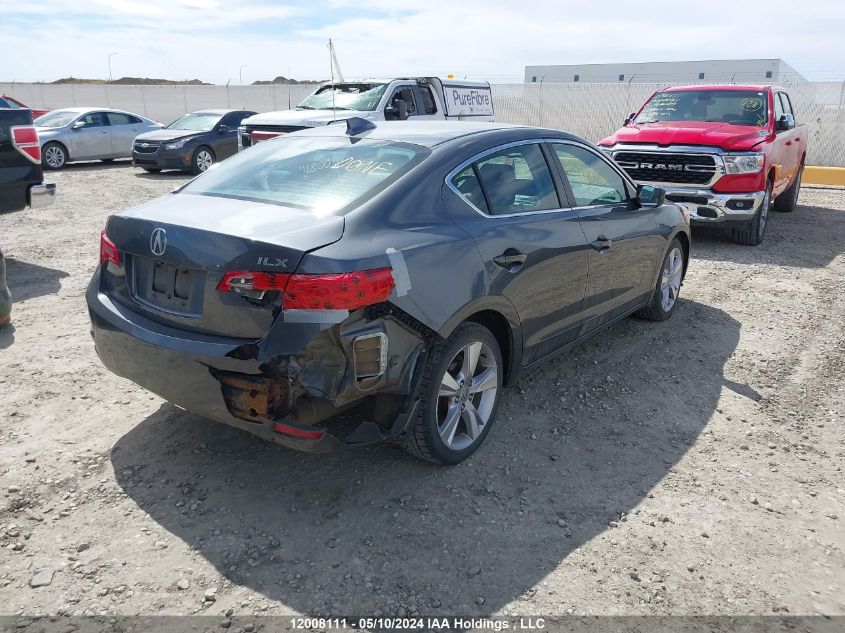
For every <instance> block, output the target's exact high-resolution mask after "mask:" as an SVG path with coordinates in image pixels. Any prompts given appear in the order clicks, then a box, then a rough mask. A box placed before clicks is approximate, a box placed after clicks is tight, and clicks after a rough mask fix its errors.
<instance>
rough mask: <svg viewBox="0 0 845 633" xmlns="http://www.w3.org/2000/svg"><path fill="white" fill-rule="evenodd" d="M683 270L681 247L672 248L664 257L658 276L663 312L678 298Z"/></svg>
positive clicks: (669, 308)
mask: <svg viewBox="0 0 845 633" xmlns="http://www.w3.org/2000/svg"><path fill="white" fill-rule="evenodd" d="M683 272H684V256H683V254H682V253H681V249H679V248H673V249H672V250H671V251H670V252H669V255H668V257H666V263H665V264H664V265H663V273H662V274H661V277H660V306H661V307H662V308H663V311H664V312H669V311H670V310H671V309H672V306H674V305H675V301H677V300H678V294H679V293H680V291H681V278H682V276H683Z"/></svg>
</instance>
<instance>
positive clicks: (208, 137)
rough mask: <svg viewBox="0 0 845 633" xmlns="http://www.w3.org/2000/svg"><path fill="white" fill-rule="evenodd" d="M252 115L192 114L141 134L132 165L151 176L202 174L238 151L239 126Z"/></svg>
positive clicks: (241, 112)
mask: <svg viewBox="0 0 845 633" xmlns="http://www.w3.org/2000/svg"><path fill="white" fill-rule="evenodd" d="M253 114H255V112H251V111H249V110H199V111H197V112H191V113H190V114H186V115H185V116H183V117H180V118H178V119H176V120H175V121H174V122H173V123H171V124H170V125H168V126H167V127H166V128H164V129H162V130H155V131H153V132H145V133H143V134H139V135H138V136H137V137H136V138H135V142H134V143H133V144H132V162H133V164H135V165H137V166H138V167H141V168H143V169H144V171H147V172H150V173H157V172H160V171H161V170H162V169H179V170H181V171H189V172H191V173H193V174H201V173H202V172H204V171H205V170H207V169H208V168H209V167H211V166H212V165H213V164H214V163H216V162H218V161H221V160H223V159H224V158H228V157H229V156H231V155H232V154H234V153H236V152H237V151H238V137H237V134H238V126H239V125H240V124H241V121H242V120H243V119H245V118H247V117H250V116H252V115H253Z"/></svg>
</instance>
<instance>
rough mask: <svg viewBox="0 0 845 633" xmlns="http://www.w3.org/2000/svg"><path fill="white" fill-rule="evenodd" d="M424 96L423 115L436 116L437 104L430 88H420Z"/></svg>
mask: <svg viewBox="0 0 845 633" xmlns="http://www.w3.org/2000/svg"><path fill="white" fill-rule="evenodd" d="M419 90H420V94H421V95H422V104H423V114H436V113H437V104H435V103H434V96H433V95H432V94H431V88H429V87H428V86H420V87H419Z"/></svg>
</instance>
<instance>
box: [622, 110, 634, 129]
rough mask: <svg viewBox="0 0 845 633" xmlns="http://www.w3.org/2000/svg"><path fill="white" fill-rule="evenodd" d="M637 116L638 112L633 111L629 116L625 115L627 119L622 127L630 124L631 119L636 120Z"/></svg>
mask: <svg viewBox="0 0 845 633" xmlns="http://www.w3.org/2000/svg"><path fill="white" fill-rule="evenodd" d="M635 116H637V113H636V112H631V114H629V115H628V116H626V117H625V121H624V122H623V123H622V127H625V126H626V125H628V124H629V123H630V122H631V121H633V120H634V117H635Z"/></svg>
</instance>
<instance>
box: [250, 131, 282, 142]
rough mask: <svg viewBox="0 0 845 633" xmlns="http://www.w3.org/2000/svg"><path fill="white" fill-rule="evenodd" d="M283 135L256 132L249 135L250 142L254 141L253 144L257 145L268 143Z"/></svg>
mask: <svg viewBox="0 0 845 633" xmlns="http://www.w3.org/2000/svg"><path fill="white" fill-rule="evenodd" d="M281 135H282V132H265V131H254V132H250V133H249V140H250V141H252V143H253V144H255V143H259V142H261V141H267V140H269V139H271V138H276V137H277V136H281Z"/></svg>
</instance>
